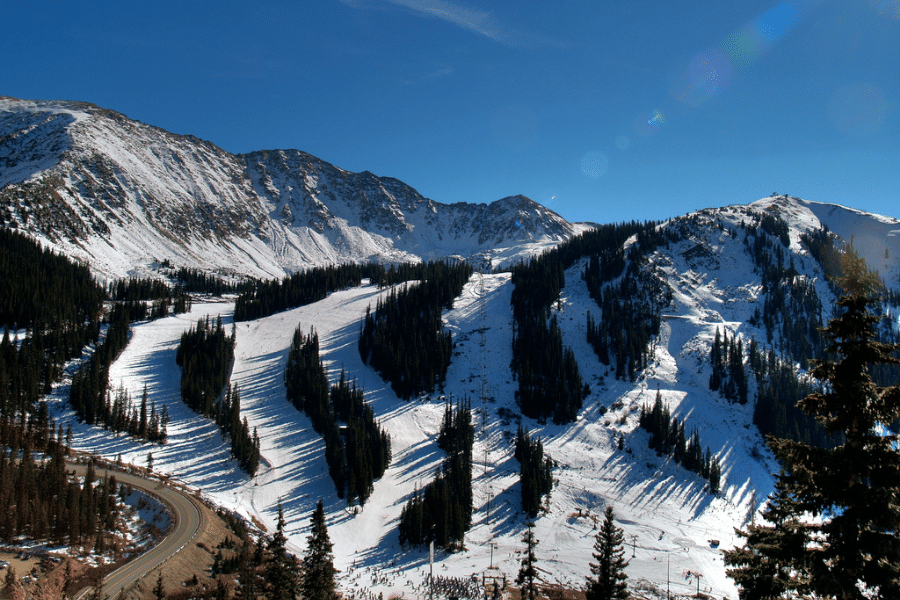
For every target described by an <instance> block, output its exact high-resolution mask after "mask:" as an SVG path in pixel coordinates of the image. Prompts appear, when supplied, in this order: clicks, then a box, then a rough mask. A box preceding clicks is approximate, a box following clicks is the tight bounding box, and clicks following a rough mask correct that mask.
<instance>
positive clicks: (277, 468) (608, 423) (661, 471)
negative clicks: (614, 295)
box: [56, 265, 775, 598]
mask: <svg viewBox="0 0 900 600" xmlns="http://www.w3.org/2000/svg"><path fill="white" fill-rule="evenodd" d="M681 267H684V265H680V266H679V265H673V268H674V269H675V270H678V269H679V268H681ZM580 268H581V267H580V265H576V266H575V267H573V268H572V269H570V271H569V272H568V273H567V282H568V285H567V286H566V288H565V290H564V292H563V299H562V302H561V307H560V308H559V311H560V314H559V315H558V316H559V319H560V324H561V327H562V329H563V335H564V338H565V342H566V344H568V345H570V346H571V347H572V348H573V349H574V350H575V352H576V356H577V358H578V361H579V365H580V368H581V371H582V375H583V377H584V378H585V381H586V382H587V383H589V384H590V386H591V390H592V391H591V395H590V396H589V397H588V398H587V400H586V401H585V404H584V408H583V409H582V411H581V413H580V415H579V418H578V420H577V421H576V422H575V423H571V424H568V425H562V426H559V425H553V424H541V423H538V422H535V421H532V420H530V419H527V418H525V419H522V420H521V422H522V424H523V425H524V426H526V427H528V428H529V429H531V431H532V432H533V433H535V434H537V435H540V436H541V438H542V439H543V440H544V447H545V451H546V452H547V453H548V454H549V455H550V456H551V457H552V458H553V460H554V461H555V463H556V465H557V466H556V468H554V470H553V474H554V478H555V480H556V484H555V486H554V489H553V492H552V494H551V497H550V501H549V505H548V508H547V511H546V512H545V513H543V514H541V515H540V516H539V517H538V519H537V520H536V529H535V533H536V537H537V539H538V540H539V541H540V542H539V545H538V559H539V567H540V568H541V569H542V571H541V573H542V577H543V580H544V581H545V582H546V583H561V584H563V585H568V586H572V587H580V586H581V585H583V583H584V578H585V576H586V575H587V574H588V573H589V562H590V560H591V550H592V546H593V541H594V535H595V533H596V529H595V523H596V522H598V521H599V520H602V513H603V511H604V510H605V507H606V505H612V506H613V507H614V509H615V511H616V516H617V521H618V524H619V526H620V527H622V528H623V530H624V533H625V536H626V541H627V543H628V552H627V557H628V558H630V562H629V565H628V568H627V573H628V575H629V577H630V579H631V581H632V584H633V586H637V587H640V588H642V589H649V588H653V587H654V586H655V588H656V589H657V590H665V589H666V587H667V585H668V587H669V588H670V589H671V590H672V592H673V593H683V594H687V593H689V592H695V591H696V587H697V578H696V575H695V574H697V575H701V577H700V590H701V591H705V592H706V593H711V594H713V595H714V596H716V597H723V596H730V597H734V596H735V595H736V590H735V588H734V586H733V584H732V583H731V581H730V580H729V579H728V578H727V577H726V576H725V571H724V565H723V562H722V554H721V550H722V549H726V548H729V547H731V546H732V545H733V544H734V543H736V542H737V540H736V539H735V536H734V531H733V528H734V527H736V526H738V527H740V526H742V525H744V524H745V523H746V522H747V521H748V520H749V518H750V515H751V514H752V512H753V511H754V510H755V509H756V508H758V506H759V504H760V503H761V502H762V500H764V498H765V495H766V494H767V493H768V491H769V490H770V489H771V484H772V478H771V476H770V475H769V473H771V472H773V471H774V470H775V465H774V463H773V462H772V460H771V458H770V456H769V454H768V452H767V451H766V450H764V449H760V448H759V444H760V442H761V438H760V437H759V434H758V433H757V432H756V430H755V428H753V427H752V426H750V425H749V423H750V417H751V413H750V408H749V406H747V407H741V406H740V405H735V404H731V403H728V402H726V401H724V400H719V399H717V398H712V397H711V396H710V394H709V391H708V389H704V386H705V384H706V381H707V377H708V373H705V372H703V364H702V363H703V356H704V352H708V347H709V346H708V344H709V343H710V342H711V339H712V335H713V331H714V329H713V323H718V322H719V321H722V322H729V323H730V322H731V321H726V320H725V319H724V318H723V317H722V315H721V314H719V313H718V312H715V311H712V310H711V309H710V308H709V306H710V304H715V303H716V302H717V300H715V294H712V293H711V292H710V289H711V288H709V287H708V285H706V284H704V283H703V282H701V281H694V280H691V279H690V278H684V281H685V283H684V286H683V288H679V289H678V290H676V296H675V298H676V299H675V301H674V303H673V307H672V311H671V312H672V314H671V315H670V318H668V319H667V320H666V322H665V323H664V326H663V329H662V333H661V335H660V338H659V340H658V342H657V345H656V349H655V355H654V356H655V359H654V361H653V363H652V365H651V366H650V368H649V369H648V370H647V371H646V372H645V374H644V377H643V378H642V379H641V380H639V381H638V382H636V383H630V382H629V383H626V382H621V381H616V380H615V379H613V378H612V376H611V374H610V373H608V372H607V368H606V367H604V366H603V365H601V364H600V363H599V361H598V360H597V358H596V356H595V355H594V354H593V351H592V350H591V349H590V347H589V346H588V345H587V343H586V341H585V340H584V326H585V318H586V313H587V311H588V310H591V309H593V310H594V312H595V314H596V312H597V309H596V306H595V305H594V304H593V300H591V299H590V297H589V296H588V293H587V290H586V289H585V286H584V282H583V281H581V278H580V271H579V269H580ZM511 289H512V285H511V282H510V280H509V275H508V274H498V275H481V274H478V273H476V274H475V275H474V276H473V277H472V279H471V280H470V282H469V283H468V284H467V285H466V287H465V289H464V290H463V293H462V294H461V296H460V297H459V298H458V299H457V301H456V302H455V304H454V307H453V309H452V310H450V311H446V312H445V315H444V320H445V324H446V326H447V327H448V328H449V329H450V330H451V331H452V332H453V335H454V341H455V344H456V346H455V352H454V357H453V362H452V363H451V366H450V369H449V371H448V375H447V382H446V387H445V390H444V392H445V393H446V395H448V396H450V395H452V397H453V398H454V399H460V398H463V397H468V398H469V399H470V400H471V401H472V405H473V409H474V422H475V426H476V442H475V448H474V458H475V467H474V481H473V487H474V490H473V491H474V498H475V500H474V504H475V505H474V514H473V526H472V528H471V530H470V531H469V532H468V534H467V535H466V539H465V546H466V550H465V551H463V552H459V553H456V554H444V553H441V552H438V553H437V555H436V559H435V560H436V563H435V566H434V569H435V574H436V575H442V576H445V577H461V578H469V577H470V576H472V575H473V574H481V573H482V572H483V571H485V570H486V569H487V568H488V567H489V566H492V565H493V566H494V567H497V568H499V570H500V571H501V572H502V573H504V574H506V576H507V578H508V580H510V581H512V580H513V579H514V578H515V575H516V573H517V571H518V566H519V555H518V552H519V551H520V550H521V548H522V543H521V537H522V533H523V531H524V523H525V519H524V517H523V515H522V513H521V502H520V496H519V494H520V492H519V483H518V462H517V461H516V460H515V459H514V457H513V446H514V444H513V440H514V435H515V431H516V428H517V425H518V419H519V418H520V417H517V416H516V413H517V412H518V411H517V407H516V405H515V401H514V392H515V389H516V387H515V386H516V383H515V381H514V380H513V378H512V373H511V372H510V370H509V364H510V360H511V350H510V347H511V340H512V325H511V310H510V304H509V300H510V294H511ZM387 292H388V290H379V289H377V288H376V287H375V286H371V285H363V286H361V287H358V288H354V289H350V290H345V291H340V292H335V293H333V294H331V295H330V296H328V297H327V298H326V299H324V300H322V301H320V302H317V303H315V304H312V305H309V306H305V307H302V308H297V309H294V310H290V311H286V312H283V313H279V314H276V315H273V316H271V317H267V318H263V319H258V320H255V321H250V322H244V323H238V324H236V334H237V345H236V350H235V362H234V367H233V373H232V377H231V383H232V385H234V386H236V387H237V388H238V389H239V391H240V395H241V407H242V414H243V415H245V416H246V417H247V419H248V421H249V423H250V426H251V428H256V429H257V431H258V433H259V437H260V441H261V446H262V448H261V449H262V457H263V458H262V464H261V467H260V470H259V472H258V474H257V476H256V477H254V478H253V479H250V478H248V477H247V476H246V475H245V474H244V473H243V472H241V471H240V470H239V469H238V468H237V465H236V463H235V462H234V461H233V460H231V459H230V458H229V447H228V444H227V441H226V440H224V439H223V438H222V436H221V434H220V433H219V430H218V428H217V427H216V426H215V425H214V424H213V423H212V422H211V421H210V420H208V419H205V418H203V417H199V416H197V415H196V414H194V413H193V412H191V411H190V410H189V409H188V408H187V407H186V406H185V405H184V404H183V403H182V402H181V400H180V395H179V378H180V370H179V368H178V367H177V366H176V365H175V352H176V349H177V347H178V343H179V339H180V336H181V333H182V332H183V331H185V330H186V329H187V328H189V327H190V326H192V325H193V324H194V323H195V322H196V321H197V320H198V319H199V318H203V317H204V316H206V315H209V317H210V318H211V319H215V318H216V317H217V316H221V317H222V319H223V321H224V323H225V324H226V326H227V327H230V326H231V322H232V314H233V309H234V304H233V302H229V301H218V302H213V301H208V302H199V301H198V302H195V303H194V305H193V307H192V310H191V312H190V313H189V314H185V315H176V316H170V317H168V318H165V319H161V320H158V321H154V322H146V323H140V324H137V325H135V326H134V327H133V334H132V339H131V340H130V342H129V344H128V346H127V348H126V349H125V351H124V352H123V353H122V354H121V355H120V357H119V358H118V359H117V361H116V362H115V363H114V365H113V367H112V368H111V370H110V382H111V385H112V386H113V387H114V388H119V387H121V388H124V389H126V390H128V392H129V394H130V395H131V397H132V399H133V400H134V401H135V402H137V401H139V399H140V395H141V392H142V390H143V388H144V386H145V385H146V386H147V391H148V397H149V399H150V400H151V401H153V402H155V404H156V406H157V409H160V408H161V406H162V405H163V404H165V405H166V406H167V408H168V411H169V414H170V416H171V423H170V425H169V430H168V432H169V443H168V444H167V445H166V446H162V447H160V446H154V445H151V444H143V443H138V442H135V441H133V440H131V439H130V438H128V437H127V436H124V435H121V436H111V435H109V433H108V432H106V431H105V430H103V429H100V428H97V427H88V426H85V425H82V424H79V423H78V422H77V421H76V420H75V419H74V415H73V414H72V413H71V411H70V410H69V409H68V408H67V406H66V403H65V402H64V401H63V400H61V399H60V398H64V397H65V392H64V390H59V392H58V395H57V408H56V413H57V416H58V418H59V419H60V420H62V421H68V422H70V423H71V424H72V427H73V431H74V433H75V445H76V446H77V447H78V448H79V449H82V450H87V451H92V452H97V453H99V454H102V455H104V456H108V457H111V458H115V457H118V456H121V458H122V460H124V461H125V462H131V463H134V464H139V465H145V464H146V460H147V455H148V454H149V453H151V452H152V454H153V463H154V469H155V470H158V471H162V472H165V473H168V474H171V475H172V476H174V477H175V478H177V479H179V480H182V481H184V482H186V483H187V484H189V485H190V486H192V487H195V488H199V489H200V490H201V491H202V493H203V495H204V496H205V497H207V498H209V499H210V500H212V501H213V502H215V503H216V504H218V505H221V506H224V507H227V508H229V509H232V510H234V511H236V512H238V513H240V514H241V515H243V516H244V517H245V518H247V519H253V520H255V521H257V522H260V523H262V524H264V526H265V527H266V528H267V529H268V530H269V531H272V530H273V528H274V525H275V521H276V514H277V506H278V503H279V502H280V503H281V504H282V506H283V509H284V512H285V517H286V520H287V534H288V537H289V544H290V547H291V548H292V549H293V550H294V551H295V552H297V553H298V554H302V553H303V551H304V550H305V546H306V535H307V534H308V528H309V518H310V515H311V514H312V511H313V509H314V507H315V504H316V502H317V501H318V499H319V498H322V499H323V500H324V502H325V507H326V512H327V514H328V530H329V534H330V536H331V539H332V541H333V542H334V553H335V566H336V567H337V569H339V571H340V587H341V589H342V590H343V591H344V592H345V593H348V594H355V595H356V596H357V597H362V596H363V595H365V594H366V593H375V594H377V593H384V595H385V597H388V596H389V595H391V594H403V595H404V597H407V598H419V597H425V596H426V592H425V590H424V589H423V588H422V587H421V586H422V582H423V580H424V577H425V575H426V574H427V572H428V552H427V550H426V549H418V548H413V549H404V548H401V547H400V545H399V543H398V540H397V532H396V526H397V522H398V519H399V516H400V511H401V509H402V507H403V505H404V503H405V502H406V500H407V499H408V498H409V497H410V495H411V494H412V493H413V491H414V490H415V489H416V487H421V486H423V485H425V484H427V483H428V482H429V481H430V480H431V479H432V478H433V476H434V474H435V472H436V470H437V469H438V467H439V465H440V462H441V460H442V458H443V452H442V451H440V450H439V449H438V447H437V444H436V442H435V439H436V434H437V432H438V429H439V427H440V422H441V418H442V416H443V411H444V399H443V397H438V396H437V395H436V396H434V397H425V398H420V399H417V400H412V401H403V400H400V399H398V398H397V397H396V395H395V394H394V393H393V392H392V391H391V389H390V386H389V385H388V384H386V383H385V382H384V381H382V380H381V378H380V377H379V376H378V375H377V374H375V373H374V372H373V371H372V370H371V369H369V368H368V367H367V366H365V365H363V364H362V362H361V360H360V358H359V353H358V351H357V347H356V343H357V339H358V332H359V324H360V321H361V319H362V317H363V315H364V314H365V311H366V307H368V306H370V305H371V306H373V307H374V305H375V303H376V302H377V299H378V298H379V297H380V296H381V295H383V294H386V293H387ZM748 301H749V298H748ZM733 316H734V318H735V319H736V318H737V315H733ZM298 326H299V327H301V328H302V330H303V331H304V333H305V332H308V331H309V330H310V328H314V329H315V330H316V332H317V333H318V335H319V340H320V346H321V358H322V360H323V362H324V364H325V366H326V368H327V370H328V374H329V377H330V379H331V380H332V381H336V380H337V378H338V377H339V374H340V371H341V369H344V370H346V372H347V375H348V377H349V378H355V379H356V381H357V384H358V385H359V386H361V387H362V388H363V390H364V391H365V393H366V398H367V400H368V401H369V402H370V403H371V404H372V406H373V408H374V410H375V413H376V415H377V417H378V418H379V420H380V421H381V423H382V425H383V427H384V428H385V429H386V430H387V432H388V433H389V434H390V435H391V441H392V451H393V461H392V463H391V465H390V467H389V468H388V470H387V471H386V473H385V475H384V476H383V477H382V478H381V479H380V480H379V481H377V482H376V483H375V488H374V492H373V494H372V496H371V497H370V499H369V501H368V502H367V504H366V506H365V507H364V508H362V509H361V510H351V509H348V508H347V506H346V504H345V503H344V501H342V500H340V499H339V498H337V496H336V494H335V491H334V486H333V484H332V482H331V480H330V478H329V477H328V474H327V467H326V464H325V460H324V442H323V441H322V439H321V438H320V436H319V435H318V434H316V433H315V432H314V431H313V430H312V427H311V424H310V422H309V419H308V418H307V417H306V416H305V415H304V414H302V413H300V412H298V411H297V410H296V409H294V408H293V406H292V405H291V404H290V403H289V402H288V401H287V400H286V398H285V388H284V383H283V373H284V367H285V363H286V359H287V352H288V347H289V345H290V341H291V338H292V336H293V333H294V331H295V329H296V328H297V327H298ZM704 348H705V349H704ZM698 371H699V372H698ZM657 389H659V393H660V394H661V395H662V396H663V398H664V399H665V401H666V402H667V403H668V404H669V405H670V407H671V408H672V410H673V414H677V415H678V416H679V417H682V418H683V417H687V419H688V421H687V422H688V427H689V428H691V427H697V428H699V429H700V431H701V440H702V442H703V444H704V445H709V446H710V448H711V450H712V451H713V453H714V454H717V455H718V456H719V460H720V461H721V463H722V465H723V470H724V476H723V484H722V492H721V493H720V494H718V495H715V496H714V495H711V494H709V493H708V492H707V491H706V486H705V481H703V480H702V479H700V478H699V477H698V476H697V475H695V474H693V473H690V472H688V471H686V470H685V469H683V468H681V467H680V466H678V465H676V464H674V463H672V462H671V461H669V460H668V459H666V458H665V457H657V456H656V454H655V453H654V452H651V451H649V450H648V449H647V440H648V438H647V434H646V433H645V432H644V431H642V430H640V429H639V428H638V427H637V422H638V416H639V408H640V405H641V404H642V403H649V402H652V401H653V399H654V397H655V394H656V391H657ZM482 398H484V399H485V400H484V401H482ZM603 409H605V410H603ZM619 435H623V436H624V439H625V449H624V450H618V449H617V448H616V439H617V437H618V436H619ZM752 456H756V457H758V458H751V457H752ZM710 540H718V541H719V542H720V544H719V546H718V548H712V547H711V543H710ZM667 576H668V579H667Z"/></svg>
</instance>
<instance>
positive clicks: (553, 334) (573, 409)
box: [511, 251, 588, 424]
mask: <svg viewBox="0 0 900 600" xmlns="http://www.w3.org/2000/svg"><path fill="white" fill-rule="evenodd" d="M512 282H513V291H512V298H511V303H512V306H513V342H512V346H513V359H512V370H513V373H514V374H515V376H516V379H517V381H518V389H517V390H516V400H517V401H518V404H519V408H520V410H521V411H522V414H523V415H525V416H527V417H531V418H533V419H539V420H541V421H543V420H546V419H547V418H548V417H550V418H552V419H553V422H554V423H558V424H562V423H569V422H571V421H574V420H575V417H576V416H577V415H578V411H579V410H581V406H582V401H583V400H584V397H585V396H586V395H587V391H588V390H587V388H586V386H585V384H584V383H583V381H582V379H581V373H580V371H579V369H578V362H577V361H576V360H575V353H574V352H573V351H572V349H571V348H569V347H568V346H564V345H563V340H562V332H561V331H560V329H559V322H558V320H557V318H556V315H553V316H552V317H551V315H550V308H551V306H552V304H553V302H555V301H556V300H557V299H558V297H559V293H560V291H561V290H562V288H563V287H564V286H565V265H564V263H563V262H562V261H561V260H560V258H559V256H558V255H557V254H554V253H553V252H552V251H551V252H547V253H544V254H542V255H541V256H539V257H534V258H532V259H531V260H529V261H528V263H523V264H520V265H518V266H516V267H514V268H513V271H512Z"/></svg>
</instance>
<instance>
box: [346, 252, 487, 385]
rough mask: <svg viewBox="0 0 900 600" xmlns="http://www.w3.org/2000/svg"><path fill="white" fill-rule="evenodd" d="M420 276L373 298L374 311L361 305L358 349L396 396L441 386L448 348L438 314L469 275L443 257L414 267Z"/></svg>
mask: <svg viewBox="0 0 900 600" xmlns="http://www.w3.org/2000/svg"><path fill="white" fill-rule="evenodd" d="M420 269H421V270H420V275H421V280H420V281H419V283H418V284H416V285H411V286H407V287H405V288H403V289H401V290H397V289H393V290H391V292H390V293H389V294H388V295H387V297H385V298H383V299H379V300H378V302H377V304H376V306H375V311H374V312H372V310H371V307H369V308H366V316H365V318H364V319H363V322H362V325H361V328H360V336H359V353H360V356H361V357H362V360H363V362H365V363H366V364H368V365H369V366H371V367H372V368H373V369H375V371H377V372H378V374H379V375H381V377H382V378H384V379H385V380H386V381H389V382H390V383H391V388H392V389H393V390H394V392H396V394H397V395H398V396H400V397H401V398H410V397H412V396H414V395H417V394H422V393H433V392H434V391H435V390H436V389H437V388H439V387H440V386H442V385H443V382H444V379H445V378H446V375H447V368H448V367H449V366H450V359H451V356H452V353H453V340H452V337H451V334H450V332H449V331H444V329H443V322H442V320H441V313H442V311H443V310H445V309H449V308H452V306H453V300H454V299H455V298H456V297H457V296H459V294H460V293H461V292H462V289H463V286H465V284H466V282H467V281H468V280H469V278H470V277H471V276H472V267H470V266H469V265H467V264H465V263H459V264H456V265H450V264H448V263H446V262H443V261H438V262H429V263H427V264H425V265H423V266H422V267H420Z"/></svg>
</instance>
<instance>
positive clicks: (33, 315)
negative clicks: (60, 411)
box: [0, 229, 105, 418]
mask: <svg viewBox="0 0 900 600" xmlns="http://www.w3.org/2000/svg"><path fill="white" fill-rule="evenodd" d="M0 281H3V285H0V326H2V327H3V328H4V333H3V338H2V341H0V415H3V416H6V417H8V418H12V417H14V416H15V415H16V414H25V413H29V412H33V411H34V410H35V408H36V406H37V402H38V400H39V399H40V397H41V396H43V395H44V394H47V393H49V392H50V389H51V386H52V384H53V383H54V382H55V381H57V380H58V379H59V377H60V376H61V375H62V368H63V366H64V365H65V363H66V362H67V361H69V360H71V359H72V358H74V357H76V356H78V355H80V354H81V352H82V349H83V348H84V347H85V346H86V345H87V344H89V343H91V342H94V341H96V340H97V338H98V336H99V334H100V322H101V315H102V312H103V299H104V296H105V294H104V290H103V288H102V287H101V286H100V285H98V284H97V283H96V282H95V281H94V280H93V278H92V277H91V274H90V271H89V269H88V268H87V267H86V266H84V265H78V264H75V263H73V262H72V261H70V260H69V259H68V258H66V257H64V256H60V255H58V254H56V253H55V252H52V251H49V250H46V249H44V248H43V247H41V245H40V244H39V243H37V242H35V241H34V240H32V239H30V238H28V237H27V236H25V235H23V234H20V233H18V232H14V231H10V230H8V229H0ZM16 330H18V331H19V333H18V334H15V333H14V332H16Z"/></svg>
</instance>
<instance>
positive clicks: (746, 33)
mask: <svg viewBox="0 0 900 600" xmlns="http://www.w3.org/2000/svg"><path fill="white" fill-rule="evenodd" d="M722 51H723V52H724V53H725V55H726V56H727V57H728V60H730V61H731V64H733V65H734V66H735V67H737V68H738V69H746V68H747V67H749V66H750V65H751V64H753V61H755V60H756V59H757V58H758V57H759V55H760V54H762V51H763V50H762V44H760V42H759V40H758V39H757V37H756V36H755V35H754V34H753V31H752V29H751V28H750V26H749V25H748V26H747V27H744V28H743V29H739V30H738V31H735V32H734V33H732V34H731V35H729V36H728V37H726V38H725V39H724V40H723V41H722Z"/></svg>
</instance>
